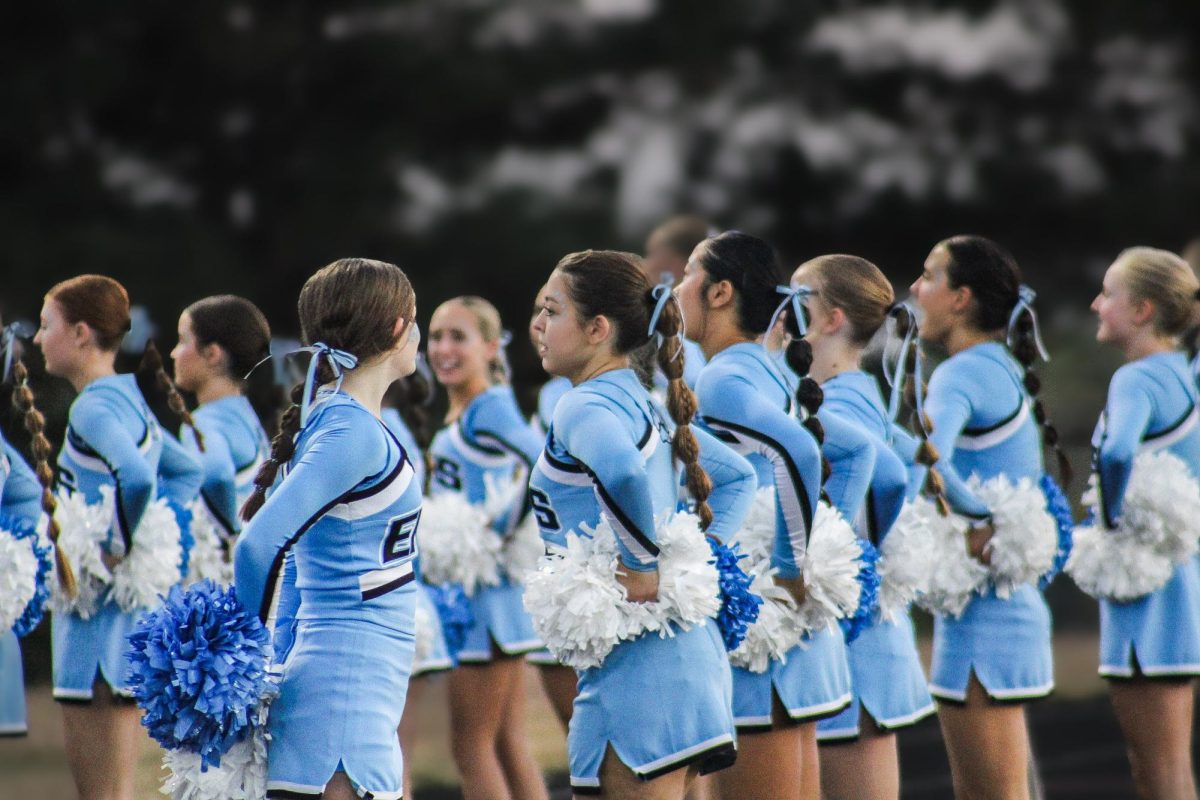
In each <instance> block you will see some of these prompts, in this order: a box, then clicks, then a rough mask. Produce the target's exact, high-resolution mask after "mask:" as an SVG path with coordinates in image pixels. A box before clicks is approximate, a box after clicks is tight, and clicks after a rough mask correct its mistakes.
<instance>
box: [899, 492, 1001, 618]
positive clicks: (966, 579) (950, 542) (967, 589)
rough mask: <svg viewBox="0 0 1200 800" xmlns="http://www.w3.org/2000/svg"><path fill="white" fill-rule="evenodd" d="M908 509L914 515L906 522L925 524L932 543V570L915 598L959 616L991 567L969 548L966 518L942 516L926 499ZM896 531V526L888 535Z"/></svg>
mask: <svg viewBox="0 0 1200 800" xmlns="http://www.w3.org/2000/svg"><path fill="white" fill-rule="evenodd" d="M905 509H906V513H907V514H911V515H913V516H912V517H910V518H909V519H908V520H907V521H906V523H905V524H906V525H915V524H922V523H923V524H925V525H926V526H927V529H928V532H929V537H930V540H931V542H932V545H933V548H932V553H931V555H930V556H929V564H930V569H929V573H928V575H927V578H926V581H925V585H924V586H923V587H922V591H921V593H920V594H918V596H917V598H916V599H917V605H919V606H921V608H924V609H925V610H926V611H928V612H930V613H931V614H946V615H949V616H952V617H957V616H959V615H960V614H962V612H963V609H965V608H966V607H967V603H969V602H970V601H971V597H972V596H973V595H974V594H975V593H976V592H978V591H981V590H982V589H983V588H984V587H985V586H986V585H987V579H988V568H987V567H985V566H984V565H983V564H981V563H979V562H978V561H976V560H975V559H974V558H972V557H971V555H970V553H968V552H967V522H966V520H964V519H963V518H962V517H959V516H957V515H954V514H951V515H950V516H948V517H943V516H942V515H941V514H939V513H938V512H937V509H936V508H935V507H934V506H933V504H932V503H931V502H930V501H928V500H924V499H918V500H916V501H914V502H912V503H911V504H907V505H906V506H905ZM902 516H903V514H902ZM894 534H895V529H893V532H892V533H889V534H888V538H889V539H890V538H891V537H892V536H893V535H894ZM886 541H887V540H886V539H885V540H884V542H885V543H886Z"/></svg>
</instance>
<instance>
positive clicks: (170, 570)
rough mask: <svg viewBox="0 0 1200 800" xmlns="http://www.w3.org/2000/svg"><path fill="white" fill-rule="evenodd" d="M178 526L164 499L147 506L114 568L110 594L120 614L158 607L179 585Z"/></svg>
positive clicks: (180, 558)
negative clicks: (125, 549) (131, 543)
mask: <svg viewBox="0 0 1200 800" xmlns="http://www.w3.org/2000/svg"><path fill="white" fill-rule="evenodd" d="M179 535H180V531H179V523H178V521H177V520H176V518H175V512H173V511H172V510H171V507H170V505H168V504H167V501H166V500H165V499H159V500H155V501H154V502H153V503H151V504H150V505H148V506H147V507H146V511H145V513H144V514H142V519H141V522H139V523H138V526H137V529H136V530H134V532H133V546H132V547H131V548H130V549H129V553H127V554H126V556H125V557H124V558H123V559H121V561H120V562H119V563H118V564H117V565H116V566H115V567H113V571H112V574H113V582H112V587H111V588H110V590H109V592H110V595H111V597H112V599H113V600H115V601H116V603H117V605H118V606H120V608H121V610H122V611H127V612H128V611H138V610H143V609H151V608H157V607H158V605H159V603H160V602H162V601H161V597H160V595H165V594H166V593H167V592H169V591H170V590H171V587H172V586H174V585H175V584H177V583H179V565H180V562H181V560H182V557H183V549H182V546H181V545H180V541H179Z"/></svg>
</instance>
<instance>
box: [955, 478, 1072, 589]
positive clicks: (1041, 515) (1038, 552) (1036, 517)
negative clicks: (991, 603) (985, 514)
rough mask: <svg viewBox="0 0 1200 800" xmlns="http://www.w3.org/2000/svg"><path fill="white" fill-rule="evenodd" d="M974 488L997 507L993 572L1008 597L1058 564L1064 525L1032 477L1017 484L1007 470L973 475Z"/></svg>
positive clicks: (986, 502)
mask: <svg viewBox="0 0 1200 800" xmlns="http://www.w3.org/2000/svg"><path fill="white" fill-rule="evenodd" d="M967 486H968V488H970V489H971V491H972V492H974V493H975V495H976V496H977V497H978V498H979V499H980V501H982V502H983V504H984V505H986V506H987V507H988V508H990V509H991V510H992V527H993V528H994V530H995V532H994V533H993V535H992V539H991V564H990V565H989V566H988V575H989V579H990V581H991V585H992V587H993V588H994V589H995V591H996V596H997V597H1000V598H1006V597H1009V596H1011V595H1012V593H1013V592H1014V591H1016V589H1018V588H1019V587H1021V586H1024V585H1026V584H1028V585H1032V586H1036V585H1037V584H1038V581H1039V580H1041V577H1042V576H1043V575H1045V574H1046V573H1047V572H1049V571H1050V570H1051V569H1053V567H1054V559H1055V556H1056V555H1057V554H1058V524H1057V522H1056V521H1055V519H1054V517H1052V516H1051V515H1050V513H1049V512H1048V511H1047V510H1046V496H1045V495H1044V494H1042V490H1041V487H1040V486H1039V485H1038V484H1036V483H1034V482H1033V481H1032V480H1030V479H1029V478H1021V479H1020V480H1018V481H1017V482H1016V483H1013V482H1012V481H1011V480H1009V479H1008V477H1006V476H1004V475H997V476H995V477H993V478H989V479H988V480H986V481H984V480H980V479H979V477H978V476H976V475H972V476H971V477H970V478H969V479H968V480H967Z"/></svg>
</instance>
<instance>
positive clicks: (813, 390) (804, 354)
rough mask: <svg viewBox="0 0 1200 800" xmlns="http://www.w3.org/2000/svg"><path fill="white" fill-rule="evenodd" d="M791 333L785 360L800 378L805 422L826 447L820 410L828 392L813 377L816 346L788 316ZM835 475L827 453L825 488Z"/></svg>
mask: <svg viewBox="0 0 1200 800" xmlns="http://www.w3.org/2000/svg"><path fill="white" fill-rule="evenodd" d="M786 319H787V332H788V336H789V338H790V341H789V342H788V344H787V348H786V349H785V350H784V357H785V358H786V359H787V365H788V366H789V367H790V368H791V370H792V372H795V373H796V375H798V376H799V377H800V384H799V385H798V386H797V387H796V402H797V403H799V404H800V407H801V408H802V409H804V422H803V423H802V424H803V425H804V427H805V428H806V429H808V432H809V433H811V434H812V436H813V438H814V439H816V440H817V444H818V445H823V444H825V426H824V425H822V424H821V420H819V419H818V418H817V410H818V409H820V408H821V403H823V402H825V392H824V390H822V389H821V384H819V383H817V382H816V380H815V379H813V378H812V377H811V376H810V375H809V374H808V371H809V369H811V368H812V362H813V351H812V345H811V344H809V342H808V340H806V339H805V338H804V335H803V334H802V333H800V321H799V320H796V319H793V315H792V314H790V313H789V314H787V316H786ZM832 474H833V466H832V465H831V464H830V463H829V459H827V458H826V457H825V454H824V452H822V453H821V485H822V486H824V485H825V482H826V481H827V480H829V476H830V475H832Z"/></svg>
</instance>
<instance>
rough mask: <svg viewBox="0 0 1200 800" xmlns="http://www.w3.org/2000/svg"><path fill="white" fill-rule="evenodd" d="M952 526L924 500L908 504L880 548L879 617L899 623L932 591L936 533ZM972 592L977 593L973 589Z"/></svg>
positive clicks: (919, 499) (932, 505)
mask: <svg viewBox="0 0 1200 800" xmlns="http://www.w3.org/2000/svg"><path fill="white" fill-rule="evenodd" d="M948 524H950V523H949V522H948V521H947V520H946V518H945V517H942V516H941V515H940V514H939V513H938V510H937V506H936V505H934V503H932V502H931V501H929V500H928V499H926V498H924V497H917V498H915V499H913V500H910V501H908V502H906V503H905V504H904V508H903V509H902V510H901V511H900V515H899V516H898V517H897V518H896V521H895V522H894V523H893V524H892V527H891V529H890V530H889V531H888V532H887V534H886V535H885V536H884V537H883V543H882V544H881V545H880V546H879V563H878V565H877V569H878V571H879V578H880V586H879V613H880V616H881V617H882V618H883V619H885V620H889V621H891V620H895V619H897V618H899V617H901V616H903V615H905V614H907V613H908V607H909V605H910V604H912V603H913V602H914V601H916V599H917V598H918V597H920V596H922V595H924V594H925V593H926V592H927V590H928V589H929V585H930V580H931V578H932V576H933V572H934V570H935V569H937V568H938V564H937V552H938V548H937V539H936V537H935V533H934V532H935V531H936V530H937V529H938V528H939V527H942V528H944V527H946V526H947V525H948ZM970 591H974V587H973V586H972V587H971V589H970Z"/></svg>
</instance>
